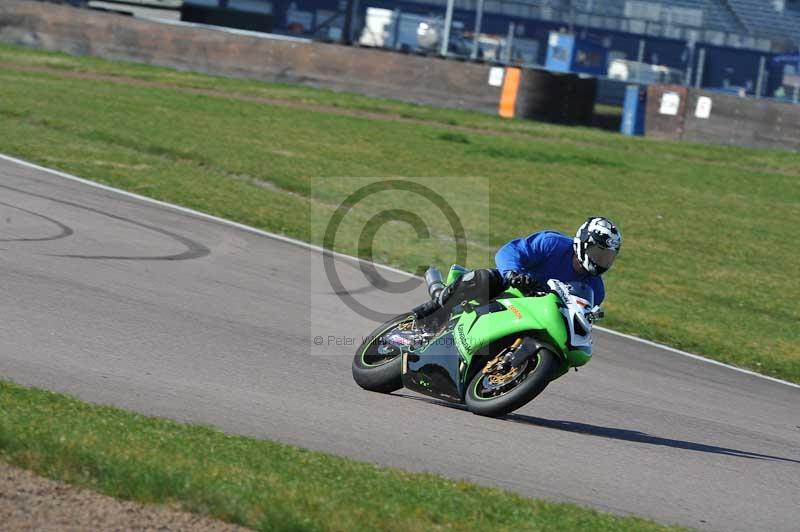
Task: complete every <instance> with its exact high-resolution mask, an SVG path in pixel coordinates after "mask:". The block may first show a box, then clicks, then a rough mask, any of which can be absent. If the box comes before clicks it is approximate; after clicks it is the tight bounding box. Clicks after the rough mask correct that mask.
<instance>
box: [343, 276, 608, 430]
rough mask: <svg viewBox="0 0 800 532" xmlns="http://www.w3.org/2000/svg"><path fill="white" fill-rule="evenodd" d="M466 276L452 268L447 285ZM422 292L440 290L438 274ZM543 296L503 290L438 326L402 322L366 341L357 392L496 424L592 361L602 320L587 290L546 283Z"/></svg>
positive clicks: (359, 357) (407, 317)
mask: <svg viewBox="0 0 800 532" xmlns="http://www.w3.org/2000/svg"><path fill="white" fill-rule="evenodd" d="M466 271H467V270H466V269H464V268H462V267H460V266H458V265H454V266H453V267H451V268H450V271H449V273H448V276H447V284H450V283H452V282H453V281H455V279H457V278H458V276H460V275H463V274H464V273H465V272H466ZM425 280H426V283H427V285H428V292H429V294H430V295H431V297H435V296H436V295H437V293H438V291H440V290H441V289H442V288H443V287H444V284H443V283H442V277H441V273H440V272H439V271H438V270H437V269H436V268H430V269H429V270H428V271H427V272H426V274H425ZM547 287H548V288H547V290H545V291H539V292H536V293H532V294H523V293H522V292H520V291H519V290H517V289H516V288H508V289H507V290H506V291H505V292H504V293H502V294H501V295H500V296H498V297H497V298H495V299H494V300H492V301H490V302H488V303H484V304H480V303H478V302H476V301H468V302H463V303H461V304H460V305H458V306H456V307H455V308H454V309H453V310H452V312H451V313H450V316H449V319H447V320H445V321H444V323H442V324H437V325H435V326H431V325H430V324H428V323H426V322H425V320H416V319H415V317H414V315H413V314H410V313H409V314H402V315H400V316H397V317H396V318H394V319H392V320H390V321H388V322H386V323H384V324H383V325H381V326H380V327H378V328H377V329H375V331H374V332H373V333H372V334H370V335H369V336H367V337H366V339H365V340H364V342H363V343H362V344H361V345H360V346H359V347H358V350H357V351H356V354H355V358H354V359H353V378H354V379H355V381H356V383H357V384H358V385H359V386H361V387H362V388H364V389H366V390H370V391H375V392H382V393H390V392H393V391H396V390H399V389H400V388H403V387H405V388H408V389H410V390H413V391H415V392H419V393H422V394H425V395H429V396H432V397H436V398H438V399H442V400H444V401H447V402H452V403H459V404H466V406H467V408H468V409H469V410H470V411H471V412H473V413H474V414H478V415H481V416H490V417H499V416H503V415H505V414H507V413H509V412H512V411H513V410H516V409H518V408H520V407H521V406H523V405H525V404H527V403H528V402H530V401H531V400H533V399H534V398H535V397H536V396H537V395H539V394H540V393H541V392H542V391H543V390H544V389H545V387H546V386H547V385H548V384H549V383H550V382H551V381H553V380H555V379H557V378H559V377H561V376H562V375H564V374H565V373H567V371H568V370H569V368H572V367H574V368H577V367H579V366H583V365H584V364H586V363H587V362H588V361H589V360H591V358H592V323H593V322H594V321H595V320H597V319H598V318H601V317H602V316H603V312H602V310H600V308H599V307H597V306H594V295H593V291H592V289H591V287H590V286H589V285H588V284H585V283H570V284H567V283H563V282H561V281H558V280H556V279H551V280H550V281H548V283H547Z"/></svg>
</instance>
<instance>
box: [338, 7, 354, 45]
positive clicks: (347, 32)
mask: <svg viewBox="0 0 800 532" xmlns="http://www.w3.org/2000/svg"><path fill="white" fill-rule="evenodd" d="M353 4H355V0H347V4H346V5H345V8H344V27H342V36H341V37H340V38H339V42H341V43H342V44H353V40H352V39H351V34H352V33H353Z"/></svg>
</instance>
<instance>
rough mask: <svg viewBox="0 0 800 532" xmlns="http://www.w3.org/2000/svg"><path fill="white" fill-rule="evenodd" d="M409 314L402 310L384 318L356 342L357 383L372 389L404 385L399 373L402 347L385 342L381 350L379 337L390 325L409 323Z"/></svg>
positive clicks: (411, 318)
mask: <svg viewBox="0 0 800 532" xmlns="http://www.w3.org/2000/svg"><path fill="white" fill-rule="evenodd" d="M413 321H414V316H413V315H411V314H402V315H400V316H397V317H396V318H392V319H391V320H389V321H387V322H386V323H384V324H383V325H381V326H380V327H378V328H377V329H375V330H374V331H373V332H372V333H370V334H369V336H367V338H366V339H365V340H364V341H363V342H362V343H361V345H360V346H358V349H356V354H355V357H354V358H353V379H354V380H355V381H356V384H358V385H359V386H361V387H362V388H364V389H365V390H369V391H371V392H380V393H390V392H394V391H396V390H399V389H400V388H402V387H403V381H402V377H401V372H402V362H403V360H402V359H403V357H402V356H400V355H401V354H402V353H401V351H400V350H399V349H398V348H396V347H392V346H384V348H383V352H381V351H380V349H381V344H380V339H381V338H382V337H384V336H385V335H386V334H387V333H389V332H391V331H392V330H393V329H396V328H399V327H404V326H408V325H410V324H411V323H412V322H413Z"/></svg>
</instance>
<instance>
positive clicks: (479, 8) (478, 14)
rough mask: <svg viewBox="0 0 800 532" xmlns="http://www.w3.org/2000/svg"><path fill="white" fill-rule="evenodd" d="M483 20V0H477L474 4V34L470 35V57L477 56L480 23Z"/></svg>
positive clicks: (475, 57)
mask: <svg viewBox="0 0 800 532" xmlns="http://www.w3.org/2000/svg"><path fill="white" fill-rule="evenodd" d="M482 22H483V0H477V5H476V6H475V34H474V35H473V36H472V53H471V54H470V55H469V56H470V57H471V58H472V59H477V58H478V49H479V47H480V43H479V41H480V36H481V23H482Z"/></svg>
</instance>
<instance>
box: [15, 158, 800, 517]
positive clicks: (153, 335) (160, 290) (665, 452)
mask: <svg viewBox="0 0 800 532" xmlns="http://www.w3.org/2000/svg"><path fill="white" fill-rule="evenodd" d="M298 215H299V216H305V215H306V214H305V213H298ZM337 271H338V273H339V275H340V277H341V278H342V282H343V284H344V285H345V286H346V287H347V288H349V289H351V290H352V291H354V292H355V293H356V294H357V295H358V299H359V301H361V302H363V303H364V304H367V305H370V306H372V307H373V308H379V309H381V310H383V311H385V312H396V313H399V312H402V311H404V310H406V309H408V308H410V307H412V306H413V305H415V304H416V303H418V302H420V301H421V300H423V298H424V290H423V289H422V288H419V289H417V290H416V292H415V293H414V294H412V295H405V296H394V297H389V296H387V295H386V294H385V293H384V292H383V291H381V290H377V289H375V288H373V287H372V286H371V285H370V284H369V283H368V282H367V280H366V279H365V277H364V276H363V274H362V273H361V272H360V270H359V269H358V267H357V265H355V264H354V263H353V262H351V261H349V260H346V259H341V260H337ZM393 275H394V278H395V279H399V278H400V276H399V275H398V274H393ZM0 294H2V297H0V316H2V334H1V335H0V376H3V377H6V378H10V379H12V380H14V381H16V382H19V383H22V384H27V385H35V386H40V387H45V388H49V389H52V390H56V391H61V392H67V393H70V394H74V395H76V396H78V397H80V398H82V399H85V400H89V401H93V402H98V403H107V404H113V405H116V406H120V407H124V408H128V409H133V410H137V411H139V412H143V413H146V414H152V415H159V416H166V417H170V418H174V419H177V420H180V421H187V422H197V423H207V424H213V425H216V426H218V427H220V428H222V429H224V430H226V431H230V432H236V433H242V434H248V435H253V436H257V437H262V438H269V439H274V440H280V441H283V442H288V443H292V444H297V445H301V446H303V447H307V448H311V449H317V450H321V451H327V452H331V453H335V454H339V455H345V456H349V457H353V458H357V459H359V460H366V461H372V462H377V463H380V464H386V465H390V466H397V467H401V468H404V469H407V470H413V471H431V472H436V473H440V474H443V475H446V476H449V477H455V478H466V479H470V480H473V481H476V482H478V483H481V484H487V485H494V486H501V487H504V488H508V489H511V490H514V491H518V492H520V493H523V494H525V495H529V496H532V497H539V498H545V499H550V500H557V501H573V502H577V503H581V504H586V505H592V506H595V507H598V508H601V509H605V510H609V511H613V512H619V513H634V514H638V515H643V516H647V517H651V518H654V519H656V520H658V521H662V522H665V523H678V524H683V525H688V526H693V527H698V528H703V529H709V530H742V531H752V530H771V531H780V530H785V531H789V530H797V529H798V523H800V389H798V388H793V387H790V386H787V385H784V384H781V383H776V382H771V381H768V380H765V379H761V378H759V377H755V376H751V375H747V374H743V373H739V372H736V371H733V370H731V369H728V368H724V367H719V366H714V365H711V364H708V363H704V362H702V361H698V360H693V359H690V358H687V357H683V356H680V355H677V354H674V353H671V352H668V351H665V350H661V349H659V348H656V347H651V346H648V345H645V344H642V343H639V342H635V341H631V340H626V339H622V338H619V337H616V336H612V335H609V334H600V333H598V334H597V335H596V336H597V337H596V352H595V359H594V360H593V361H592V362H591V363H590V364H589V365H588V366H586V367H585V368H584V369H582V370H581V371H580V372H579V373H574V372H572V373H570V374H569V375H567V376H565V377H564V378H563V379H561V380H559V381H556V382H555V383H553V384H551V386H550V387H549V388H548V389H547V390H546V391H545V393H544V394H542V396H540V398H539V399H537V400H536V401H534V403H532V404H529V405H528V406H527V407H525V408H523V409H521V410H520V411H519V412H518V413H516V414H514V415H511V416H509V417H508V418H507V419H504V420H493V419H486V418H480V417H477V416H474V415H472V414H470V413H469V412H466V411H464V410H463V409H461V408H454V407H448V406H444V405H442V404H437V402H436V401H433V400H430V399H427V398H424V397H422V396H419V395H416V394H414V393H410V392H405V391H402V392H400V393H397V394H393V395H390V396H382V395H379V394H374V393H369V392H365V391H362V390H361V389H359V388H358V387H357V386H356V385H355V384H354V383H353V381H352V378H351V376H350V363H351V353H352V351H353V348H352V347H351V346H339V347H337V346H335V345H328V344H329V343H330V344H335V343H336V342H335V341H333V339H331V342H329V341H328V337H329V336H331V337H336V338H337V339H339V340H338V341H339V342H341V343H347V342H349V341H352V340H349V338H359V337H360V336H362V335H365V334H367V333H369V331H371V329H372V328H373V327H374V324H373V323H371V322H370V321H369V320H367V319H365V318H361V317H359V316H357V315H355V314H354V313H353V312H351V311H350V310H349V309H348V308H347V307H346V306H345V305H344V304H343V303H342V301H341V299H340V298H339V297H338V296H337V295H336V294H335V293H334V291H333V290H332V289H331V288H330V285H329V284H328V283H327V280H326V278H325V276H324V275H323V273H322V268H321V267H320V253H319V252H318V251H314V250H310V249H308V248H306V247H303V246H299V245H296V244H292V243H287V242H283V241H280V240H277V239H273V238H268V237H265V236H259V235H257V234H252V233H248V232H246V231H243V230H240V229H236V228H234V227H230V226H226V225H224V224H221V223H217V222H213V221H209V220H204V219H200V218H198V217H195V216H191V215H187V214H183V213H180V212H176V211H174V210H170V209H168V208H165V207H162V206H157V205H153V204H148V203H144V202H141V201H138V200H136V199H132V198H128V197H124V196H121V195H118V194H115V193H113V192H109V191H103V190H99V189H96V188H93V187H89V186H87V185H84V184H81V183H78V182H74V181H68V180H65V179H63V178H60V177H58V176H55V175H52V174H50V173H47V172H44V171H41V170H36V169H32V168H28V167H24V166H21V165H19V164H16V163H13V162H9V161H5V160H0ZM612 297H613V294H612ZM687 304H691V303H690V302H687ZM709 318H710V319H711V318H712V317H709ZM316 336H322V337H323V345H321V346H316V345H314V342H313V338H314V337H316ZM356 341H357V340H356Z"/></svg>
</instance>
